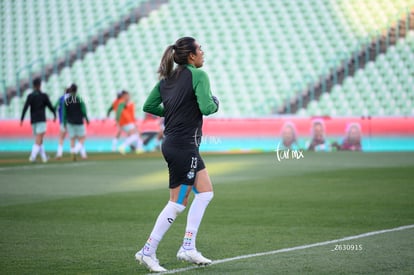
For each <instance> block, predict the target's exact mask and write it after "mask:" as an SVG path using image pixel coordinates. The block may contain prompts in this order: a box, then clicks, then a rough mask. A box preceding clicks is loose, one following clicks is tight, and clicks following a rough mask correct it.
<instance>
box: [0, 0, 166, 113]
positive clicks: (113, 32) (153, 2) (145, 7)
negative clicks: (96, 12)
mask: <svg viewBox="0 0 414 275" xmlns="http://www.w3.org/2000/svg"><path fill="white" fill-rule="evenodd" d="M167 1H168V0H149V1H146V2H142V3H141V4H140V5H139V7H137V8H135V9H133V10H132V11H131V12H130V13H129V14H127V15H125V16H123V17H122V18H121V20H119V21H117V22H115V23H113V24H112V25H110V26H109V27H107V28H106V29H103V30H102V31H101V32H99V33H98V34H96V35H94V36H92V37H90V39H89V40H87V41H85V42H84V43H81V44H79V45H78V46H76V47H75V48H74V49H73V50H71V51H70V52H68V53H66V54H65V56H63V57H61V58H59V59H58V60H56V62H53V63H50V64H46V65H44V66H43V67H42V68H40V71H37V72H34V73H32V74H31V75H30V76H29V77H28V78H25V79H21V80H19V81H18V83H19V85H16V86H11V87H7V88H6V90H5V91H4V93H0V105H1V104H6V105H8V103H9V102H10V100H11V99H12V98H13V97H14V96H20V95H22V94H23V92H24V91H25V90H27V89H29V88H31V85H32V83H31V82H32V81H31V79H33V78H36V77H41V78H42V79H43V80H44V81H47V80H48V79H49V77H50V76H52V75H53V74H55V73H60V72H61V71H62V70H63V69H64V68H66V67H69V66H72V65H73V64H74V63H75V62H76V61H77V60H81V59H83V58H84V57H85V56H86V55H87V53H89V52H94V51H96V49H97V48H98V46H100V45H105V44H106V43H107V42H108V40H109V39H111V38H116V37H117V36H118V35H119V34H120V33H121V32H122V31H124V30H126V29H127V28H128V27H129V26H130V25H131V24H135V23H137V22H139V21H140V20H141V18H143V17H146V16H148V14H149V13H150V12H151V11H153V10H156V9H158V8H159V7H160V6H161V5H162V4H164V3H166V2H167Z"/></svg>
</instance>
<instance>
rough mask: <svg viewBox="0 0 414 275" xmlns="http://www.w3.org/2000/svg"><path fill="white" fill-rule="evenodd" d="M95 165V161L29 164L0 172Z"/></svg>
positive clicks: (5, 168) (2, 168)
mask: <svg viewBox="0 0 414 275" xmlns="http://www.w3.org/2000/svg"><path fill="white" fill-rule="evenodd" d="M90 164H96V162H95V161H88V162H70V163H59V164H58V163H56V164H35V163H33V164H31V165H21V166H8V167H0V171H10V170H11V171H13V170H30V169H42V168H54V167H77V166H84V165H90Z"/></svg>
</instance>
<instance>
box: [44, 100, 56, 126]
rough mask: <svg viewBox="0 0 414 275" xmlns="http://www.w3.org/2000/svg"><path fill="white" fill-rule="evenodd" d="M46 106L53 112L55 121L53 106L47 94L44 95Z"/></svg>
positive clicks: (54, 115)
mask: <svg viewBox="0 0 414 275" xmlns="http://www.w3.org/2000/svg"><path fill="white" fill-rule="evenodd" d="M45 96H46V106H47V107H48V108H49V110H50V111H51V112H52V113H53V121H56V110H55V108H54V107H53V105H52V103H51V102H50V99H49V96H48V95H46V94H45Z"/></svg>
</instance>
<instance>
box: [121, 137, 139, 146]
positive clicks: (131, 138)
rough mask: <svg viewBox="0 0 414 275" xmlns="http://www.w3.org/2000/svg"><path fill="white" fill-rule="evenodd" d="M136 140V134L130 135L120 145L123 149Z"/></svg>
mask: <svg viewBox="0 0 414 275" xmlns="http://www.w3.org/2000/svg"><path fill="white" fill-rule="evenodd" d="M137 139H138V134H133V135H130V136H129V137H128V138H127V139H126V140H125V141H124V143H123V144H122V146H123V147H125V148H127V147H129V145H131V144H133V143H136V142H137Z"/></svg>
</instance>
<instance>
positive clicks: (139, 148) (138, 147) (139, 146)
mask: <svg viewBox="0 0 414 275" xmlns="http://www.w3.org/2000/svg"><path fill="white" fill-rule="evenodd" d="M135 148H136V149H137V150H141V149H142V139H141V137H140V136H139V135H138V134H137V145H136V147H135Z"/></svg>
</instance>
